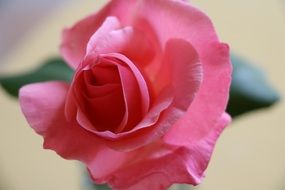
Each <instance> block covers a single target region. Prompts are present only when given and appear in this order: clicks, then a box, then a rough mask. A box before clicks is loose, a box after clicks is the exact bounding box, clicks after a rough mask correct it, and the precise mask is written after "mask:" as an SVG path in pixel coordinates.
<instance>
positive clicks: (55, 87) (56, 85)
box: [20, 82, 126, 182]
mask: <svg viewBox="0 0 285 190" xmlns="http://www.w3.org/2000/svg"><path fill="white" fill-rule="evenodd" d="M67 89H68V85H67V84H66V83H63V82H45V83H36V84H31V85H27V86H24V87H23V88H21V90H20V104H21V108H22V111H23V113H24V115H25V116H26V119H27V120H28V122H29V124H30V126H31V127H32V128H33V129H34V130H35V131H36V132H37V133H39V134H40V135H42V136H43V137H44V148H47V149H52V150H54V151H56V152H57V153H58V154H59V155H60V156H62V157H63V158H66V159H75V160H80V161H82V162H84V163H85V164H86V165H87V167H88V168H89V170H90V172H91V173H92V175H93V176H94V178H96V180H98V182H104V181H105V180H106V177H107V176H108V175H109V174H110V173H112V172H114V171H115V170H116V169H117V168H119V167H121V164H122V163H124V162H125V160H126V155H125V154H124V153H120V152H115V151H113V150H111V149H109V148H108V147H106V146H104V145H102V144H101V143H100V141H99V140H98V139H97V137H96V136H95V135H93V134H92V133H89V132H88V131H87V130H85V129H83V128H81V127H80V126H78V125H77V124H75V123H72V122H68V121H66V119H65V116H64V103H65V98H66V97H65V96H66V93H67ZM51 94H52V96H50V95H51ZM114 160H116V162H114Z"/></svg>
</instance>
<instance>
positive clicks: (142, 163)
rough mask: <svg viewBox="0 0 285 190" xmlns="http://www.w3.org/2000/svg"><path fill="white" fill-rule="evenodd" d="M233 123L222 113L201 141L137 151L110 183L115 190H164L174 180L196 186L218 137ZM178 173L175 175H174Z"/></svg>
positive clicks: (156, 145)
mask: <svg viewBox="0 0 285 190" xmlns="http://www.w3.org/2000/svg"><path fill="white" fill-rule="evenodd" d="M229 122H230V117H229V116H228V115H227V114H223V115H222V116H221V118H220V119H219V120H218V122H217V123H216V124H215V126H213V128H212V130H211V131H209V133H208V134H207V135H205V136H204V137H203V138H202V139H200V140H199V141H191V130H189V131H188V134H189V140H188V141H187V142H184V144H180V145H178V144H176V145H173V144H168V143H167V142H164V143H165V144H161V143H162V142H160V143H156V144H153V145H151V146H152V147H150V146H148V147H145V149H142V150H140V151H138V152H137V154H139V155H140V157H137V158H132V159H133V162H131V163H130V164H129V165H125V167H123V168H121V169H119V170H118V171H117V172H115V173H114V175H113V177H112V178H110V181H109V183H110V185H111V186H112V187H113V188H114V189H116V190H144V189H146V187H149V188H150V189H153V190H164V189H166V188H168V187H169V186H171V185H172V184H174V183H187V184H193V185H197V184H198V183H200V181H201V179H202V178H203V176H204V171H205V169H206V167H207V165H208V162H209V159H210V157H211V154H212V152H213V149H214V146H215V144H216V141H217V138H218V137H219V135H220V134H221V132H222V131H223V129H224V128H225V126H226V125H227V124H228V123H229ZM174 174H175V175H174Z"/></svg>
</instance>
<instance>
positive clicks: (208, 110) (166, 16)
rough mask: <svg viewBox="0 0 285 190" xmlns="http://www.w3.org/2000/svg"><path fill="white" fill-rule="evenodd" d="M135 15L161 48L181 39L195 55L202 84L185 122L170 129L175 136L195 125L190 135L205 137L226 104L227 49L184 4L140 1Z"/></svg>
mask: <svg viewBox="0 0 285 190" xmlns="http://www.w3.org/2000/svg"><path fill="white" fill-rule="evenodd" d="M161 10H163V11H161ZM138 16H141V17H142V18H144V19H146V20H147V22H148V23H149V25H150V26H151V27H152V28H153V30H154V31H155V33H156V34H157V36H158V38H159V41H160V43H161V44H162V46H165V44H166V43H167V41H168V40H169V39H171V38H177V39H183V40H186V41H188V42H189V43H190V44H191V45H192V46H193V48H194V49H195V50H196V52H197V53H198V55H199V59H200V63H201V64H202V69H203V81H202V84H201V87H200V89H199V91H198V93H197V94H196V96H195V99H194V101H193V102H192V104H191V106H190V108H189V109H188V111H187V115H186V116H185V118H184V120H185V121H187V122H184V123H185V124H183V125H180V126H177V127H175V129H173V130H175V131H177V133H176V134H180V133H184V134H185V132H184V131H185V129H184V128H187V127H188V126H193V127H194V126H195V129H196V130H193V133H197V135H201V136H203V135H204V134H207V132H208V131H209V129H211V127H212V126H213V125H214V124H215V122H217V119H218V118H219V117H220V115H221V114H222V113H223V112H224V110H225V108H226V104H227V102H228V98H229V87H230V82H231V72H232V68H231V64H230V56H229V46H228V45H226V44H223V43H220V42H219V40H218V37H217V35H216V32H215V29H214V27H213V25H212V23H211V21H210V19H209V18H208V17H207V16H206V15H205V14H204V13H203V12H201V11H200V10H198V9H196V8H195V7H193V6H191V5H189V4H188V3H187V2H183V1H177V0H148V1H142V3H141V4H140V6H138ZM205 114H207V116H206V117H205ZM186 123H187V125H186ZM196 131H198V132H196ZM198 133H199V134H198ZM185 138H187V136H185ZM197 138H198V136H197Z"/></svg>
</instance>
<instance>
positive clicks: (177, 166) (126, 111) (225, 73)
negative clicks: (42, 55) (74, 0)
mask: <svg viewBox="0 0 285 190" xmlns="http://www.w3.org/2000/svg"><path fill="white" fill-rule="evenodd" d="M61 53H62V55H63V57H64V58H65V60H66V61H67V63H68V64H69V65H70V66H71V67H72V68H74V70H75V74H74V77H73V81H72V82H71V84H68V83H64V82H57V81H53V82H44V83H37V84H31V85H27V86H25V87H23V88H22V89H21V90H20V103H21V108H22V111H23V113H24V114H25V116H26V118H27V120H28V122H29V124H30V125H31V127H32V128H33V129H34V130H35V131H36V132H37V133H38V134H40V135H42V136H43V137H44V148H47V149H52V150H55V151H56V152H57V153H58V154H59V155H60V156H62V157H63V158H66V159H76V160H80V161H82V162H84V163H85V164H86V165H87V167H88V170H89V172H90V175H91V176H92V178H93V179H94V181H95V182H96V183H108V184H109V185H110V186H111V187H112V188H114V189H124V190H125V189H134V190H140V189H154V190H157V189H165V188H167V187H169V186H170V185H172V184H174V183H188V184H193V185H196V184H199V183H200V182H201V179H202V178H203V175H204V171H205V169H206V167H207V165H208V162H209V159H210V157H211V154H212V151H213V147H214V144H215V142H216V140H217V138H218V136H219V135H220V133H221V132H222V130H223V129H224V127H225V126H226V125H227V124H228V123H229V121H230V117H229V116H228V115H227V114H226V113H225V108H226V104H227V100H228V93H229V85H230V81H231V76H230V75H231V66H230V61H229V47H228V46H227V45H226V44H223V43H220V42H219V40H218V37H217V35H216V33H215V30H214V28H213V25H212V23H211V21H210V20H209V18H208V17H207V16H206V15H205V14H204V13H202V12H201V11H200V10H198V9H197V8H194V7H193V6H191V5H189V4H188V3H187V2H185V1H182V0H116V1H115V0H113V1H110V2H109V3H108V4H107V5H106V6H105V7H104V8H103V9H101V10H100V11H99V12H98V13H96V14H93V15H91V16H89V17H87V18H85V19H83V20H81V21H79V22H78V23H76V24H75V25H74V26H73V27H71V28H69V29H66V30H65V31H64V33H63V40H62V44H61Z"/></svg>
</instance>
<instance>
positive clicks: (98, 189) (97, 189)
mask: <svg viewBox="0 0 285 190" xmlns="http://www.w3.org/2000/svg"><path fill="white" fill-rule="evenodd" d="M90 190H91V189H90ZM92 190H111V188H110V187H109V186H108V185H97V184H93V189H92Z"/></svg>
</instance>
